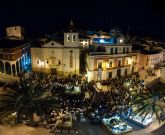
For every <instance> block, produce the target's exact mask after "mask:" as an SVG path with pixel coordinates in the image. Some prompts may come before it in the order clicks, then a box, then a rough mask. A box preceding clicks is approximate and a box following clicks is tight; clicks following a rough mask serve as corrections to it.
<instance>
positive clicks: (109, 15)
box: [0, 0, 165, 40]
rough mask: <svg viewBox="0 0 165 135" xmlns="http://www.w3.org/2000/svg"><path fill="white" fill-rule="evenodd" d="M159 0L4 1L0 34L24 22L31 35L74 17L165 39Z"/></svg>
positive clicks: (80, 23)
mask: <svg viewBox="0 0 165 135" xmlns="http://www.w3.org/2000/svg"><path fill="white" fill-rule="evenodd" d="M161 5H163V3H161V0H160V3H159V0H59V1H58V0H27V1H25V0H15V1H14V0H13V1H11V0H10V1H4V2H2V1H1V2H0V34H1V37H2V35H3V34H4V32H5V27H6V26H12V25H22V26H23V27H24V28H25V30H26V35H27V36H33V35H37V34H39V35H42V34H49V33H55V32H57V31H60V30H64V29H65V28H66V27H67V25H68V24H69V21H70V19H72V20H73V22H74V23H75V25H76V27H77V28H78V29H79V28H80V29H84V30H105V31H109V30H110V29H111V28H112V27H120V28H121V30H122V32H123V33H126V32H127V28H128V25H129V28H130V29H129V33H130V34H133V35H135V34H137V35H145V36H150V37H156V38H158V39H164V40H165V34H164V31H165V26H164V25H165V11H164V7H163V6H161Z"/></svg>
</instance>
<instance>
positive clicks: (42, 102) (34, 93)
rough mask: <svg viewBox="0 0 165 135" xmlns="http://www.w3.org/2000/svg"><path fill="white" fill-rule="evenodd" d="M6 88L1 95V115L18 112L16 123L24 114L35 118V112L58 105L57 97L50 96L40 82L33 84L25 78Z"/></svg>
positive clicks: (41, 112)
mask: <svg viewBox="0 0 165 135" xmlns="http://www.w3.org/2000/svg"><path fill="white" fill-rule="evenodd" d="M4 89H5V90H6V92H5V94H2V95H0V116H1V117H5V116H7V115H9V114H11V113H14V112H16V124H17V123H19V122H20V120H21V118H22V116H23V115H26V116H27V118H28V119H29V120H33V119H32V116H33V113H37V114H43V113H44V112H45V110H47V109H49V107H52V106H53V105H57V99H56V98H55V97H51V96H48V92H46V90H44V89H43V88H42V86H41V84H40V83H37V84H33V83H32V81H29V80H26V79H25V78H23V79H20V82H19V83H15V84H13V85H8V86H6V87H5V88H4Z"/></svg>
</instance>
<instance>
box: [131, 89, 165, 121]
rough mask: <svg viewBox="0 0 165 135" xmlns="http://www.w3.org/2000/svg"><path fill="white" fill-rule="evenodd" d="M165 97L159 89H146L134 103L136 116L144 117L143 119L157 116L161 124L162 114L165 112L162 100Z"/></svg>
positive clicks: (164, 104)
mask: <svg viewBox="0 0 165 135" xmlns="http://www.w3.org/2000/svg"><path fill="white" fill-rule="evenodd" d="M164 96H165V95H163V94H162V93H160V92H159V90H157V89H145V91H144V92H142V93H138V94H137V95H136V99H134V100H133V101H132V105H135V106H136V109H135V111H134V112H135V114H139V115H140V116H142V115H143V116H144V117H143V119H145V118H146V117H147V115H149V114H151V116H153V114H155V115H156V118H157V120H158V121H159V123H160V122H161V119H160V114H161V113H164V112H165V102H164V101H163V100H162V99H163V97H164Z"/></svg>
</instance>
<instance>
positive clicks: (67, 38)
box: [31, 32, 80, 76]
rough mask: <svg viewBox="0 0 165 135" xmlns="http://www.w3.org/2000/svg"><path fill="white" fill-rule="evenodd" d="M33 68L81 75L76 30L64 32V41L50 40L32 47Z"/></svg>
mask: <svg viewBox="0 0 165 135" xmlns="http://www.w3.org/2000/svg"><path fill="white" fill-rule="evenodd" d="M31 59H32V70H33V71H37V72H41V71H42V72H45V73H51V74H55V75H62V76H67V75H70V74H77V75H79V62H80V61H79V59H80V50H79V38H78V33H76V32H67V33H64V43H61V42H59V41H53V40H52V41H49V42H48V43H46V44H42V45H41V46H40V47H32V48H31Z"/></svg>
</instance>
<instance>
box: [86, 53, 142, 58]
mask: <svg viewBox="0 0 165 135" xmlns="http://www.w3.org/2000/svg"><path fill="white" fill-rule="evenodd" d="M137 53H139V52H129V53H118V54H110V53H108V52H90V53H89V56H96V57H97V56H101V57H111V58H118V57H131V56H134V55H137Z"/></svg>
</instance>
